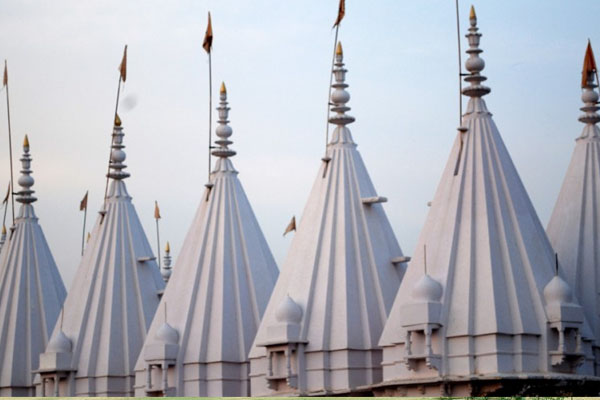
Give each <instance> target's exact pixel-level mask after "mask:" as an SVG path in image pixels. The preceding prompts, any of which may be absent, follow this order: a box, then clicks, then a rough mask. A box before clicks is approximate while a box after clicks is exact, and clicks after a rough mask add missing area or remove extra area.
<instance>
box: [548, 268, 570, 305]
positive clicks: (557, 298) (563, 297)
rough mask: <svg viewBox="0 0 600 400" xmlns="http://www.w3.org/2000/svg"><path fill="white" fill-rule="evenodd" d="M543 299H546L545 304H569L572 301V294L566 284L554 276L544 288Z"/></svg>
mask: <svg viewBox="0 0 600 400" xmlns="http://www.w3.org/2000/svg"><path fill="white" fill-rule="evenodd" d="M544 299H546V304H552V303H563V304H566V303H571V302H572V301H573V292H572V291H571V288H570V287H569V285H568V284H567V282H565V281H564V280H563V279H562V278H561V277H560V276H558V275H556V276H554V278H552V280H550V282H548V284H547V285H546V287H545V288H544Z"/></svg>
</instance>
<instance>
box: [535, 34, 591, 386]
mask: <svg viewBox="0 0 600 400" xmlns="http://www.w3.org/2000/svg"><path fill="white" fill-rule="evenodd" d="M595 69H596V62H595V60H594V55H593V53H592V47H591V45H590V44H589V43H588V47H587V51H586V56H585V62H584V69H583V77H582V84H581V86H582V89H583V91H582V94H581V100H582V101H583V103H584V105H583V107H581V111H583V114H582V115H581V116H580V117H579V121H581V122H582V123H584V124H585V126H584V128H583V132H582V133H581V135H580V136H579V137H578V138H577V139H576V140H575V149H574V150H573V156H572V157H571V163H570V164H569V169H568V170H567V174H566V176H565V179H564V181H563V185H562V188H561V191H560V194H559V196H558V200H557V201H556V205H555V206H554V211H553V213H552V217H551V218H550V222H549V224H548V229H547V232H548V237H549V238H550V242H552V245H553V246H554V250H555V251H556V252H557V253H558V259H559V260H560V265H561V267H562V269H561V272H563V273H564V276H565V277H566V279H567V282H568V283H569V285H570V286H571V287H572V288H573V290H574V291H575V293H577V297H578V299H579V300H580V301H581V305H582V306H583V309H584V312H585V316H586V318H587V320H588V322H589V323H590V325H591V326H592V328H593V331H594V337H595V339H596V345H595V354H596V375H599V374H600V366H599V365H598V364H599V363H600V349H599V348H598V345H599V344H600V343H599V341H600V292H599V289H598V288H599V287H600V197H599V194H600V193H599V192H598V190H600V130H599V129H598V126H597V125H596V124H597V123H598V122H599V121H600V115H598V110H599V109H600V107H598V93H597V91H596V88H597V87H598V85H597V83H596V82H595V78H596V76H595V74H594V70H595Z"/></svg>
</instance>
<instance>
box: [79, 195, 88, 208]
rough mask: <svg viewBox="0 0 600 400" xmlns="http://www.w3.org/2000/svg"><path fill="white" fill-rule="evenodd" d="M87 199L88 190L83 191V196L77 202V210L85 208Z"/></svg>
mask: <svg viewBox="0 0 600 400" xmlns="http://www.w3.org/2000/svg"><path fill="white" fill-rule="evenodd" d="M87 200H88V192H85V196H83V199H81V202H80V203H79V211H83V210H87Z"/></svg>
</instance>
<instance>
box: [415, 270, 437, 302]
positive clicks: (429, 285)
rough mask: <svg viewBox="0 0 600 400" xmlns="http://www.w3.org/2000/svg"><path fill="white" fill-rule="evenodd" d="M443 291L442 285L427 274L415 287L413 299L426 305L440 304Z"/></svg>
mask: <svg viewBox="0 0 600 400" xmlns="http://www.w3.org/2000/svg"><path fill="white" fill-rule="evenodd" d="M443 291H444V290H443V288H442V285H441V284H440V283H439V282H438V281H436V280H435V279H433V278H432V277H430V276H429V275H427V274H425V275H423V276H422V277H421V279H419V281H417V283H416V284H415V286H414V287H413V290H412V297H413V299H415V300H417V301H419V302H424V303H431V302H439V301H440V299H441V298H442V293H443Z"/></svg>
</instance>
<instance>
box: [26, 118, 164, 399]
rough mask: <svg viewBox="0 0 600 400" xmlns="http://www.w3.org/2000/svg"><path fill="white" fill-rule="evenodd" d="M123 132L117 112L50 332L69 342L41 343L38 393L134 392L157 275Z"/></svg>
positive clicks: (160, 282) (153, 307) (156, 300)
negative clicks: (94, 206)
mask: <svg viewBox="0 0 600 400" xmlns="http://www.w3.org/2000/svg"><path fill="white" fill-rule="evenodd" d="M123 137H124V133H123V127H122V126H121V119H120V118H119V117H118V116H117V117H116V118H115V125H114V128H113V135H112V152H111V163H110V172H109V173H108V177H109V178H111V182H110V188H109V191H108V196H107V199H106V202H105V206H104V207H103V210H102V211H101V213H100V216H99V217H98V219H97V221H96V224H95V225H94V228H93V230H92V235H91V238H90V240H89V242H88V244H87V246H86V248H85V251H84V253H83V258H82V259H81V263H80V265H79V268H78V269H77V273H76V275H75V278H74V279H73V283H72V286H71V290H70V291H69V294H68V295H67V298H66V300H65V304H64V309H63V313H64V316H63V321H62V326H60V325H59V324H57V326H55V328H54V332H53V335H52V342H53V343H54V339H55V338H58V337H59V336H61V337H62V336H65V337H66V338H67V339H68V340H69V342H70V343H71V346H62V347H60V348H57V347H52V346H50V345H49V346H48V347H47V348H46V351H45V352H44V354H42V355H41V356H40V371H39V372H40V383H41V384H39V385H38V386H37V388H38V392H37V393H38V395H50V394H54V395H55V396H76V395H77V396H132V395H133V393H134V387H133V386H134V376H133V375H134V364H135V361H136V359H137V357H138V355H139V354H140V350H141V349H142V344H143V343H144V339H145V338H146V331H147V329H148V327H149V326H150V322H151V320H152V318H153V317H154V313H155V311H156V309H157V306H158V303H159V293H160V292H161V290H162V289H163V288H164V281H163V279H162V276H161V274H160V271H159V269H158V265H157V264H156V261H155V260H156V258H155V257H154V255H153V254H152V248H151V247H150V244H149V243H148V239H147V237H146V235H145V233H144V230H143V228H142V225H141V223H140V220H139V218H138V215H137V213H136V211H135V208H134V206H133V204H132V202H131V196H130V195H129V193H128V192H127V187H126V186H125V181H124V179H125V178H127V177H129V173H127V172H125V171H124V169H125V168H126V165H125V164H124V161H125V158H126V154H125V151H124V150H123V149H124V148H125V145H124V144H123ZM56 341H59V342H65V341H64V340H62V339H56ZM67 347H68V349H67Z"/></svg>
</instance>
